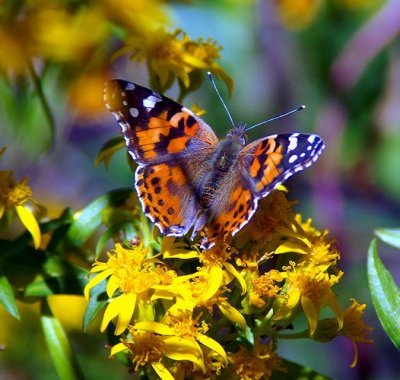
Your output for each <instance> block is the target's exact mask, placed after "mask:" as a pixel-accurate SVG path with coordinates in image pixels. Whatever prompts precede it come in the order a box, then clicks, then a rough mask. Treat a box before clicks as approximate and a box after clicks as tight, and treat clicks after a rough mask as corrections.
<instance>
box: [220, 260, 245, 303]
mask: <svg viewBox="0 0 400 380" xmlns="http://www.w3.org/2000/svg"><path fill="white" fill-rule="evenodd" d="M224 267H225V269H226V270H227V271H228V272H229V273H230V274H232V275H233V277H235V278H236V280H238V282H239V284H240V287H241V288H242V296H243V295H245V294H246V291H247V286H246V281H245V280H244V278H243V276H242V275H241V274H240V273H239V272H238V271H237V270H236V268H235V267H234V266H233V265H232V264H231V263H224Z"/></svg>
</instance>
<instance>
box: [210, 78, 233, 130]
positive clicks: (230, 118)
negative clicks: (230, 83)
mask: <svg viewBox="0 0 400 380" xmlns="http://www.w3.org/2000/svg"><path fill="white" fill-rule="evenodd" d="M207 75H208V78H209V79H210V81H211V83H212V85H213V86H214V89H215V92H216V93H217V95H218V97H219V100H220V101H221V103H222V105H223V106H224V108H225V111H226V113H227V114H228V116H229V120H230V121H231V123H232V126H233V127H235V122H234V121H233V118H232V115H231V113H230V112H229V110H228V107H227V106H226V104H225V102H224V99H222V96H221V94H220V93H219V91H218V88H217V86H216V84H215V82H214V77H213V75H212V74H211V73H210V72H209V71H208V72H207Z"/></svg>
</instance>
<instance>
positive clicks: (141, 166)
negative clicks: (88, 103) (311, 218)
mask: <svg viewBox="0 0 400 380" xmlns="http://www.w3.org/2000/svg"><path fill="white" fill-rule="evenodd" d="M104 100H105V103H106V106H107V108H108V109H109V111H110V112H112V114H113V115H114V116H115V118H116V119H117V121H118V123H119V125H120V127H121V129H122V133H123V136H124V138H125V141H126V145H127V147H128V151H129V153H130V154H131V156H132V157H133V158H134V160H135V161H137V163H138V167H137V169H136V175H135V187H136V190H137V192H138V194H139V197H140V201H141V204H142V207H143V211H144V212H145V214H146V215H147V216H148V217H149V218H150V219H151V221H152V222H153V223H155V224H156V225H157V227H158V228H159V229H160V231H161V233H162V234H163V235H171V236H183V235H185V234H186V233H187V232H188V231H189V230H190V229H191V228H193V233H192V238H193V237H194V236H196V235H197V234H198V233H199V232H201V236H202V238H201V246H202V247H203V248H209V247H211V246H213V245H214V244H215V242H216V240H217V239H224V238H226V237H227V236H229V235H235V234H236V233H237V232H238V231H239V230H240V229H241V228H242V227H243V226H244V225H245V224H246V223H247V222H248V221H249V220H250V218H251V217H252V215H253V214H254V212H255V211H256V209H257V205H258V201H259V200H260V199H261V198H264V197H266V196H267V195H268V194H269V193H270V191H271V190H273V189H274V188H276V187H277V186H278V185H279V184H281V183H282V182H284V181H285V180H286V179H287V178H289V177H290V176H291V175H293V174H294V173H296V172H298V171H300V170H303V169H304V168H306V167H308V166H310V165H311V164H312V163H313V162H314V161H316V160H317V158H318V157H319V155H320V154H321V151H322V150H323V149H324V143H323V141H322V139H321V138H320V137H319V136H317V135H313V134H311V135H307V134H300V133H293V134H278V135H271V136H267V137H264V138H261V139H259V140H256V141H254V142H252V143H250V144H248V145H245V132H246V128H245V125H244V124H238V125H237V126H235V127H234V128H233V129H232V130H230V131H229V132H228V134H227V136H226V138H225V139H223V140H219V139H218V138H217V136H216V135H215V133H214V131H213V130H212V129H211V128H210V127H209V126H208V125H207V124H206V123H205V122H204V121H203V120H202V119H200V118H199V117H198V116H196V115H195V114H194V113H193V112H191V111H190V110H189V109H187V108H185V107H183V106H181V105H180V104H178V103H176V102H174V101H173V100H171V99H169V98H166V97H165V96H163V95H160V94H158V93H156V92H154V91H152V90H150V89H148V88H145V87H142V86H139V85H137V84H134V83H131V82H127V81H124V80H112V81H109V82H108V83H107V84H106V87H105V93H104Z"/></svg>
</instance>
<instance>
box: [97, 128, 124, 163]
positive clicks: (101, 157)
mask: <svg viewBox="0 0 400 380" xmlns="http://www.w3.org/2000/svg"><path fill="white" fill-rule="evenodd" d="M123 148H125V141H124V139H123V138H122V135H118V136H116V137H114V138H113V139H111V140H110V141H107V142H106V143H105V144H104V145H103V146H102V147H101V149H100V152H99V153H98V155H97V157H96V161H95V165H96V166H98V165H100V163H101V162H102V161H103V162H104V166H105V167H106V168H108V164H109V163H110V160H111V158H112V156H113V155H114V154H115V153H116V152H118V151H119V150H121V149H123Z"/></svg>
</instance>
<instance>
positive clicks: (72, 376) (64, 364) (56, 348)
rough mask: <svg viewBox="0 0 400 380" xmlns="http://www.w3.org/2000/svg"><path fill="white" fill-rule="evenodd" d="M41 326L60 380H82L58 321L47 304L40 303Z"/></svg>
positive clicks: (75, 360) (76, 362)
mask: <svg viewBox="0 0 400 380" xmlns="http://www.w3.org/2000/svg"><path fill="white" fill-rule="evenodd" d="M40 320H41V325H42V329H43V334H44V338H45V341H46V345H47V348H48V350H49V354H50V357H51V359H52V361H53V364H54V366H55V368H56V371H57V373H58V376H59V378H60V379H62V380H77V379H83V378H84V377H83V374H82V372H81V369H80V368H79V365H78V361H77V359H76V357H75V355H74V352H73V350H72V348H71V346H70V344H69V341H68V338H67V335H66V334H65V332H64V329H63V328H62V326H61V324H60V322H59V320H58V319H57V318H55V317H54V316H53V315H52V314H51V311H50V309H49V306H48V304H47V302H43V303H42V315H41V318H40Z"/></svg>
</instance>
